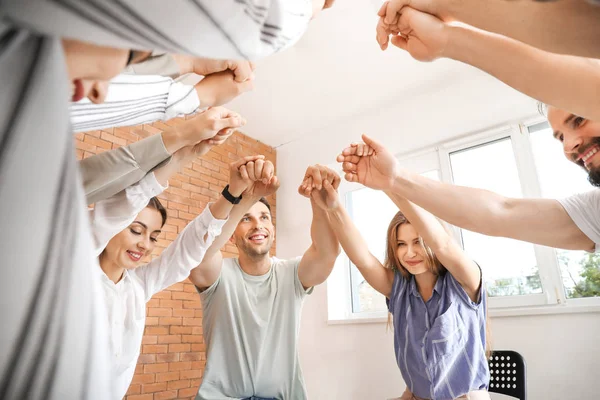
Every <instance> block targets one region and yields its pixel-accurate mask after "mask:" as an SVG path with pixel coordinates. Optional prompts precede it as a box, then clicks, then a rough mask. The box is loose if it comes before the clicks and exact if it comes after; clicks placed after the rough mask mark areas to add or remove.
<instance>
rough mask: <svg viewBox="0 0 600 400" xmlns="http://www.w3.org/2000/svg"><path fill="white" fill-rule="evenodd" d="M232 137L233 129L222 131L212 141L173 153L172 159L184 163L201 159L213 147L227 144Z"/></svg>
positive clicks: (204, 141)
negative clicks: (197, 158)
mask: <svg viewBox="0 0 600 400" xmlns="http://www.w3.org/2000/svg"><path fill="white" fill-rule="evenodd" d="M231 135H233V129H222V130H220V131H219V132H217V134H216V135H215V136H214V137H212V138H210V139H205V140H203V141H201V142H200V143H196V144H194V145H189V146H185V147H182V148H181V149H179V150H177V151H176V152H175V153H173V156H172V157H173V159H180V160H182V161H183V162H186V161H189V160H192V159H194V158H196V157H201V156H203V155H205V154H206V153H208V152H209V151H210V150H211V149H212V148H213V147H215V146H219V145H222V144H223V143H225V142H226V141H227V139H229V137H230V136H231Z"/></svg>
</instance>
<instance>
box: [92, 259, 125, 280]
mask: <svg viewBox="0 0 600 400" xmlns="http://www.w3.org/2000/svg"><path fill="white" fill-rule="evenodd" d="M103 256H104V253H102V254H100V257H98V262H99V263H100V268H102V271H104V273H105V274H106V276H108V279H110V280H111V281H113V282H114V283H115V284H117V283H119V281H120V280H121V279H122V278H123V273H124V272H125V268H123V267H119V266H118V265H117V264H115V263H114V262H112V261H110V260H107V259H106V257H103Z"/></svg>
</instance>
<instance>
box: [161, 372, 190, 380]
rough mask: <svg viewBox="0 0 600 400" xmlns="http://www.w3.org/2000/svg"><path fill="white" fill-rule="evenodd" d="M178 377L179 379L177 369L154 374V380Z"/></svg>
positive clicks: (175, 378) (176, 378)
mask: <svg viewBox="0 0 600 400" xmlns="http://www.w3.org/2000/svg"><path fill="white" fill-rule="evenodd" d="M184 372H185V371H184ZM178 379H179V371H174V372H162V373H158V374H156V382H167V381H176V380H178ZM185 379H188V378H185Z"/></svg>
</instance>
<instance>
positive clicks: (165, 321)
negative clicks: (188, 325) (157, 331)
mask: <svg viewBox="0 0 600 400" xmlns="http://www.w3.org/2000/svg"><path fill="white" fill-rule="evenodd" d="M181 322H182V321H181V317H160V318H159V320H158V323H159V325H181Z"/></svg>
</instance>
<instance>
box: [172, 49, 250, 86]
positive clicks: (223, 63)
mask: <svg viewBox="0 0 600 400" xmlns="http://www.w3.org/2000/svg"><path fill="white" fill-rule="evenodd" d="M172 57H173V59H174V60H175V62H176V63H177V65H178V66H179V72H180V73H181V75H183V74H187V73H190V72H193V73H195V74H198V75H202V76H208V75H210V74H214V73H216V72H222V71H231V72H233V74H234V75H235V81H236V82H245V81H247V80H252V79H254V70H255V68H256V65H254V63H253V62H251V61H245V60H213V59H210V58H198V57H191V56H187V55H183V54H172Z"/></svg>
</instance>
